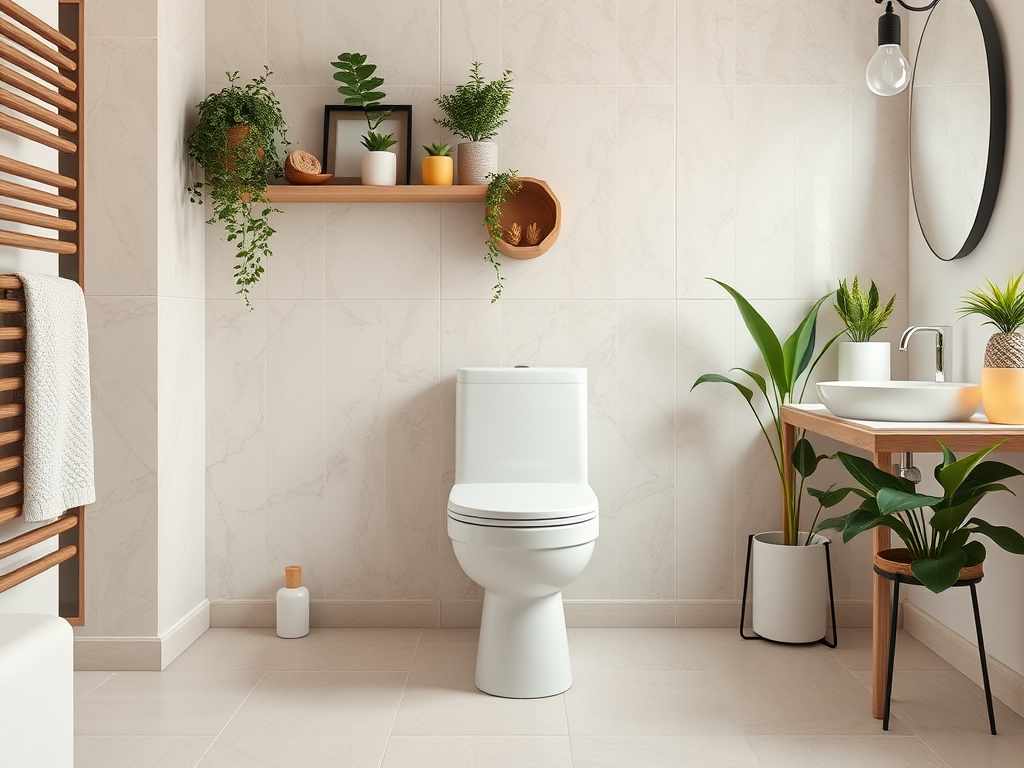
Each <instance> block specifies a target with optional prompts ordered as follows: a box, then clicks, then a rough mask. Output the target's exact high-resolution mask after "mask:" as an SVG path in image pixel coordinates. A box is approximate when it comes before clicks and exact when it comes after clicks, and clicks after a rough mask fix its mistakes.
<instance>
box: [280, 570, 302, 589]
mask: <svg viewBox="0 0 1024 768" xmlns="http://www.w3.org/2000/svg"><path fill="white" fill-rule="evenodd" d="M284 585H285V586H286V587H288V589H298V588H299V587H301V586H302V566H301V565H286V566H285V568H284Z"/></svg>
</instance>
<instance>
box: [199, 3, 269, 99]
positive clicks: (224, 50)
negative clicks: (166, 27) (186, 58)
mask: <svg viewBox="0 0 1024 768" xmlns="http://www.w3.org/2000/svg"><path fill="white" fill-rule="evenodd" d="M271 1H273V0H271ZM266 61H267V0H206V83H207V86H208V87H209V88H210V89H211V90H212V89H219V88H220V87H221V86H224V85H227V83H228V79H227V75H226V74H225V73H226V72H238V76H239V78H240V79H241V80H242V81H243V82H244V81H248V80H250V79H252V78H254V77H258V76H259V75H262V74H263V65H264V64H266Z"/></svg>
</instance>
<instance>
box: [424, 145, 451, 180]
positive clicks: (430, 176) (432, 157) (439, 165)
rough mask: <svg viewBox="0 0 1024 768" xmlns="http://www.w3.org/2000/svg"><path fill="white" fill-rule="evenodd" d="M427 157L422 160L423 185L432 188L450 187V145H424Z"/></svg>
mask: <svg viewBox="0 0 1024 768" xmlns="http://www.w3.org/2000/svg"><path fill="white" fill-rule="evenodd" d="M423 149H424V150H425V151H426V153H427V156H426V157H424V158H423V168H422V169H423V183H424V184H426V185H428V186H434V187H450V186H451V185H452V158H451V155H449V154H448V153H449V152H451V151H452V145H451V144H424V145H423Z"/></svg>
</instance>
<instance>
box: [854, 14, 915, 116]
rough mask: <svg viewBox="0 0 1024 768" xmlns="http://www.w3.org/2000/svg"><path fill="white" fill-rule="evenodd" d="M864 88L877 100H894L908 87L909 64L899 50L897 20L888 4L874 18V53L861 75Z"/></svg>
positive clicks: (898, 26)
mask: <svg viewBox="0 0 1024 768" xmlns="http://www.w3.org/2000/svg"><path fill="white" fill-rule="evenodd" d="M864 79H865V80H867V83H868V88H870V89H871V92H872V93H875V94H878V95H879V96H895V95H896V94H897V93H899V92H900V91H902V90H903V89H904V88H906V87H907V85H908V84H909V83H910V62H909V61H907V57H906V56H904V55H903V51H901V50H900V17H899V16H897V15H896V14H895V13H893V10H892V3H891V2H889V3H888V4H887V5H886V7H885V13H883V14H882V15H881V16H879V17H878V50H877V51H875V55H874V56H872V57H871V61H869V62H868V68H867V71H866V72H865V73H864Z"/></svg>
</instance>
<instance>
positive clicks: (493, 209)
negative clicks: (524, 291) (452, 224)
mask: <svg viewBox="0 0 1024 768" xmlns="http://www.w3.org/2000/svg"><path fill="white" fill-rule="evenodd" d="M487 178H488V179H490V180H491V181H490V183H489V184H488V185H487V193H486V195H485V197H484V228H485V229H486V230H487V235H488V237H487V254H486V255H485V256H484V261H486V262H488V263H489V264H491V265H492V266H493V267H494V274H495V275H496V278H497V282H496V283H495V284H494V288H493V289H492V290H493V291H494V296H492V297H491V304H493V303H494V302H496V301H497V300H498V299H500V298H501V289H502V285H503V284H504V282H505V276H504V275H503V274H501V262H500V261H498V257H499V256H501V252H500V251H499V250H498V246H497V245H495V244H494V241H495V240H501V239H502V235H504V230H503V229H502V227H501V223H500V221H501V206H502V205H504V204H505V199H506V198H507V197H508V196H509V195H514V194H515V193H516V192H518V191H519V190H520V189H522V188H523V183H522V182H521V181H519V179H518V178H517V177H516V171H509V172H508V173H489V174H487Z"/></svg>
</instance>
